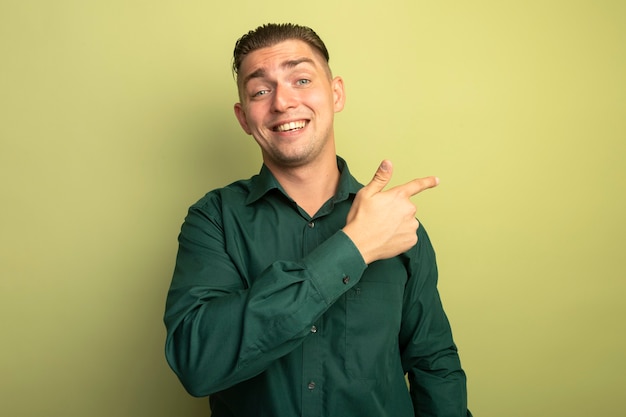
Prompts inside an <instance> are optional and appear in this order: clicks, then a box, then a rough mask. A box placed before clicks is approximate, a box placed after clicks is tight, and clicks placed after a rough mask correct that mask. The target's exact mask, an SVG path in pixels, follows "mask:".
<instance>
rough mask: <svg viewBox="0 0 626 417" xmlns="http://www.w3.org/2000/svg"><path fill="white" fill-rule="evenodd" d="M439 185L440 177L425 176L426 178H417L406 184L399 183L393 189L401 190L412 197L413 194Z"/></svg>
mask: <svg viewBox="0 0 626 417" xmlns="http://www.w3.org/2000/svg"><path fill="white" fill-rule="evenodd" d="M437 185H439V178H438V177H424V178H416V179H414V180H412V181H409V182H407V183H405V184H402V185H398V186H396V187H394V188H392V189H393V190H396V191H399V192H400V193H402V194H404V195H405V196H406V197H411V196H414V195H416V194H419V193H421V192H422V191H424V190H427V189H429V188H433V187H436V186H437Z"/></svg>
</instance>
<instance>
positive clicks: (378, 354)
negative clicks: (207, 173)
mask: <svg viewBox="0 0 626 417" xmlns="http://www.w3.org/2000/svg"><path fill="white" fill-rule="evenodd" d="M406 280H407V273H406V269H405V268H404V265H402V263H401V262H400V261H399V260H397V259H390V260H386V261H382V262H376V263H373V264H372V265H370V266H369V267H368V269H367V270H366V271H365V274H364V275H363V277H362V278H361V280H360V281H359V283H358V284H356V285H355V286H354V287H353V288H352V289H351V290H350V291H348V293H346V339H345V342H346V372H347V373H348V375H349V376H350V377H352V378H358V379H373V378H377V377H378V376H379V375H380V374H381V373H382V372H388V371H389V369H392V366H394V365H395V363H394V361H398V360H399V353H398V352H399V349H398V333H399V331H400V321H401V318H402V300H403V295H404V286H405V284H406Z"/></svg>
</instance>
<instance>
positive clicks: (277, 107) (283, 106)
mask: <svg viewBox="0 0 626 417" xmlns="http://www.w3.org/2000/svg"><path fill="white" fill-rule="evenodd" d="M295 103H296V102H295V96H294V94H293V91H291V89H289V88H288V87H286V86H281V85H276V87H275V88H274V97H273V101H272V110H273V111H275V112H277V113H283V112H285V111H287V110H289V109H290V108H293V107H295V105H296V104H295Z"/></svg>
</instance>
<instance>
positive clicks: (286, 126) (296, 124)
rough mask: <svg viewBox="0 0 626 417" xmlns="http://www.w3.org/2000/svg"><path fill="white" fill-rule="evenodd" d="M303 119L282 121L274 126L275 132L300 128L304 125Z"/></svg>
mask: <svg viewBox="0 0 626 417" xmlns="http://www.w3.org/2000/svg"><path fill="white" fill-rule="evenodd" d="M306 123H307V122H306V121H305V120H298V121H297V122H289V123H283V124H282V125H278V126H275V127H274V129H273V130H274V131H275V132H290V131H294V130H300V129H302V128H304V127H305V126H306Z"/></svg>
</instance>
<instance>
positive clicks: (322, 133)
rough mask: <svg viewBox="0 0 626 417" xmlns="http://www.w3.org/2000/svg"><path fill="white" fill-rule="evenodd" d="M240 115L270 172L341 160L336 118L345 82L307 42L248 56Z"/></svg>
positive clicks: (293, 42) (240, 76)
mask: <svg viewBox="0 0 626 417" xmlns="http://www.w3.org/2000/svg"><path fill="white" fill-rule="evenodd" d="M238 88H239V97H240V100H241V102H240V103H237V104H235V115H236V116H237V120H239V123H240V124H241V127H242V128H243V130H244V131H245V132H246V133H247V134H249V135H252V136H253V137H254V139H255V140H256V141H257V143H258V144H259V146H260V147H261V151H262V153H263V160H264V162H265V163H266V164H267V165H268V166H269V167H270V168H285V167H298V166H303V165H305V164H307V163H310V162H312V161H314V160H315V159H316V158H317V157H318V156H320V155H330V154H331V153H332V157H333V158H334V155H335V144H334V133H333V120H334V113H335V112H338V111H341V110H342V109H343V104H344V100H345V97H344V89H343V81H342V79H341V78H340V77H336V78H334V79H332V76H331V74H330V70H329V68H328V65H327V63H326V61H325V60H324V59H323V58H322V57H321V55H319V54H318V53H316V52H314V51H313V49H312V48H311V47H310V46H309V45H308V44H307V43H305V42H303V41H299V40H288V41H284V42H281V43H278V44H276V45H273V46H271V47H268V48H262V49H258V50H256V51H254V52H252V53H250V54H248V55H247V56H246V57H245V58H244V59H243V62H242V63H241V67H240V69H239V73H238Z"/></svg>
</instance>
